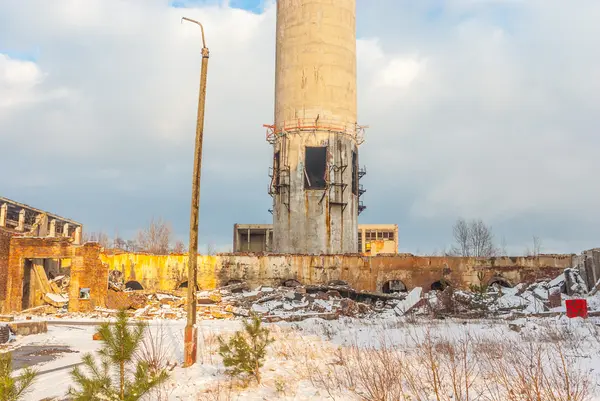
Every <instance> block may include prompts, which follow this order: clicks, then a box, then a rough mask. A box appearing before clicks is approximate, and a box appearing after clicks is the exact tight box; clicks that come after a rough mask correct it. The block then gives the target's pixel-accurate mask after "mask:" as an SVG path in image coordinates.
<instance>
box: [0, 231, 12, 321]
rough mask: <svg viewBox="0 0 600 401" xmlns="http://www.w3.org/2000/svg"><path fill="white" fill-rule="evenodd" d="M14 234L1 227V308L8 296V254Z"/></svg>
mask: <svg viewBox="0 0 600 401" xmlns="http://www.w3.org/2000/svg"><path fill="white" fill-rule="evenodd" d="M11 236H12V235H11V234H10V233H9V232H7V231H4V230H2V229H0V310H1V307H2V303H3V302H4V300H5V298H6V284H7V280H8V254H9V252H10V237H11Z"/></svg>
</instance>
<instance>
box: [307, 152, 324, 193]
mask: <svg viewBox="0 0 600 401" xmlns="http://www.w3.org/2000/svg"><path fill="white" fill-rule="evenodd" d="M326 172H327V147H326V146H319V147H309V146H307V147H306V148H305V156H304V189H325V188H326V185H327V181H326V180H325V173H326Z"/></svg>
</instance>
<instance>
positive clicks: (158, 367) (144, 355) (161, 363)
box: [135, 323, 176, 401]
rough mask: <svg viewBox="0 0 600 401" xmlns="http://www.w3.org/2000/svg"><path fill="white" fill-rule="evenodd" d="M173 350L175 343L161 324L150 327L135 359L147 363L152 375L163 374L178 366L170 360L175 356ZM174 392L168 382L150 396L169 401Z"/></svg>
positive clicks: (159, 400) (154, 390)
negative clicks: (162, 372)
mask: <svg viewBox="0 0 600 401" xmlns="http://www.w3.org/2000/svg"><path fill="white" fill-rule="evenodd" d="M173 348H174V342H173V341H172V339H170V338H169V335H168V332H167V329H166V327H165V326H164V324H163V323H160V324H159V325H158V326H155V327H152V326H150V327H148V329H147V330H146V336H145V337H144V339H143V340H142V343H141V345H140V347H139V348H138V350H137V352H136V355H135V358H136V359H137V360H138V361H143V362H146V363H147V364H148V369H149V371H150V373H151V374H153V373H157V372H161V371H162V370H163V369H166V370H173V368H175V366H176V362H174V361H172V360H171V358H170V356H171V355H173ZM173 390H174V389H173V387H171V383H170V382H169V381H166V382H164V383H162V384H161V385H160V386H158V387H156V388H154V389H153V390H152V391H151V392H150V393H149V396H150V397H151V399H153V400H157V401H162V400H164V401H167V400H169V399H170V395H171V393H172V392H173Z"/></svg>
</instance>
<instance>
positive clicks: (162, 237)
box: [137, 218, 171, 255]
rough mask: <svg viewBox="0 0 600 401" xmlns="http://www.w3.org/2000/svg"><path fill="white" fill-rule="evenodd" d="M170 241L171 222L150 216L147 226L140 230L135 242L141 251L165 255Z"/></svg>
mask: <svg viewBox="0 0 600 401" xmlns="http://www.w3.org/2000/svg"><path fill="white" fill-rule="evenodd" d="M170 242H171V224H170V223H168V222H166V221H164V220H163V219H162V218H158V219H157V220H155V219H154V218H152V220H150V224H149V226H148V228H145V229H143V230H140V231H139V232H138V235H137V243H138V245H139V247H140V249H141V250H142V251H145V252H149V253H153V254H162V255H166V254H168V253H169V244H170Z"/></svg>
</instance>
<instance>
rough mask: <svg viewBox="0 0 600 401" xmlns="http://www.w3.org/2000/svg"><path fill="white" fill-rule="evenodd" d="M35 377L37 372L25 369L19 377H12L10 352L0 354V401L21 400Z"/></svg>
mask: <svg viewBox="0 0 600 401" xmlns="http://www.w3.org/2000/svg"><path fill="white" fill-rule="evenodd" d="M36 376H37V371H35V370H33V369H31V368H25V369H23V372H22V373H21V374H20V375H19V376H17V377H13V376H12V354H11V353H10V352H6V353H3V354H0V400H2V401H19V400H22V399H23V397H24V396H25V394H26V393H27V391H28V390H29V387H30V386H31V385H32V384H33V382H34V380H35V378H36Z"/></svg>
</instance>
